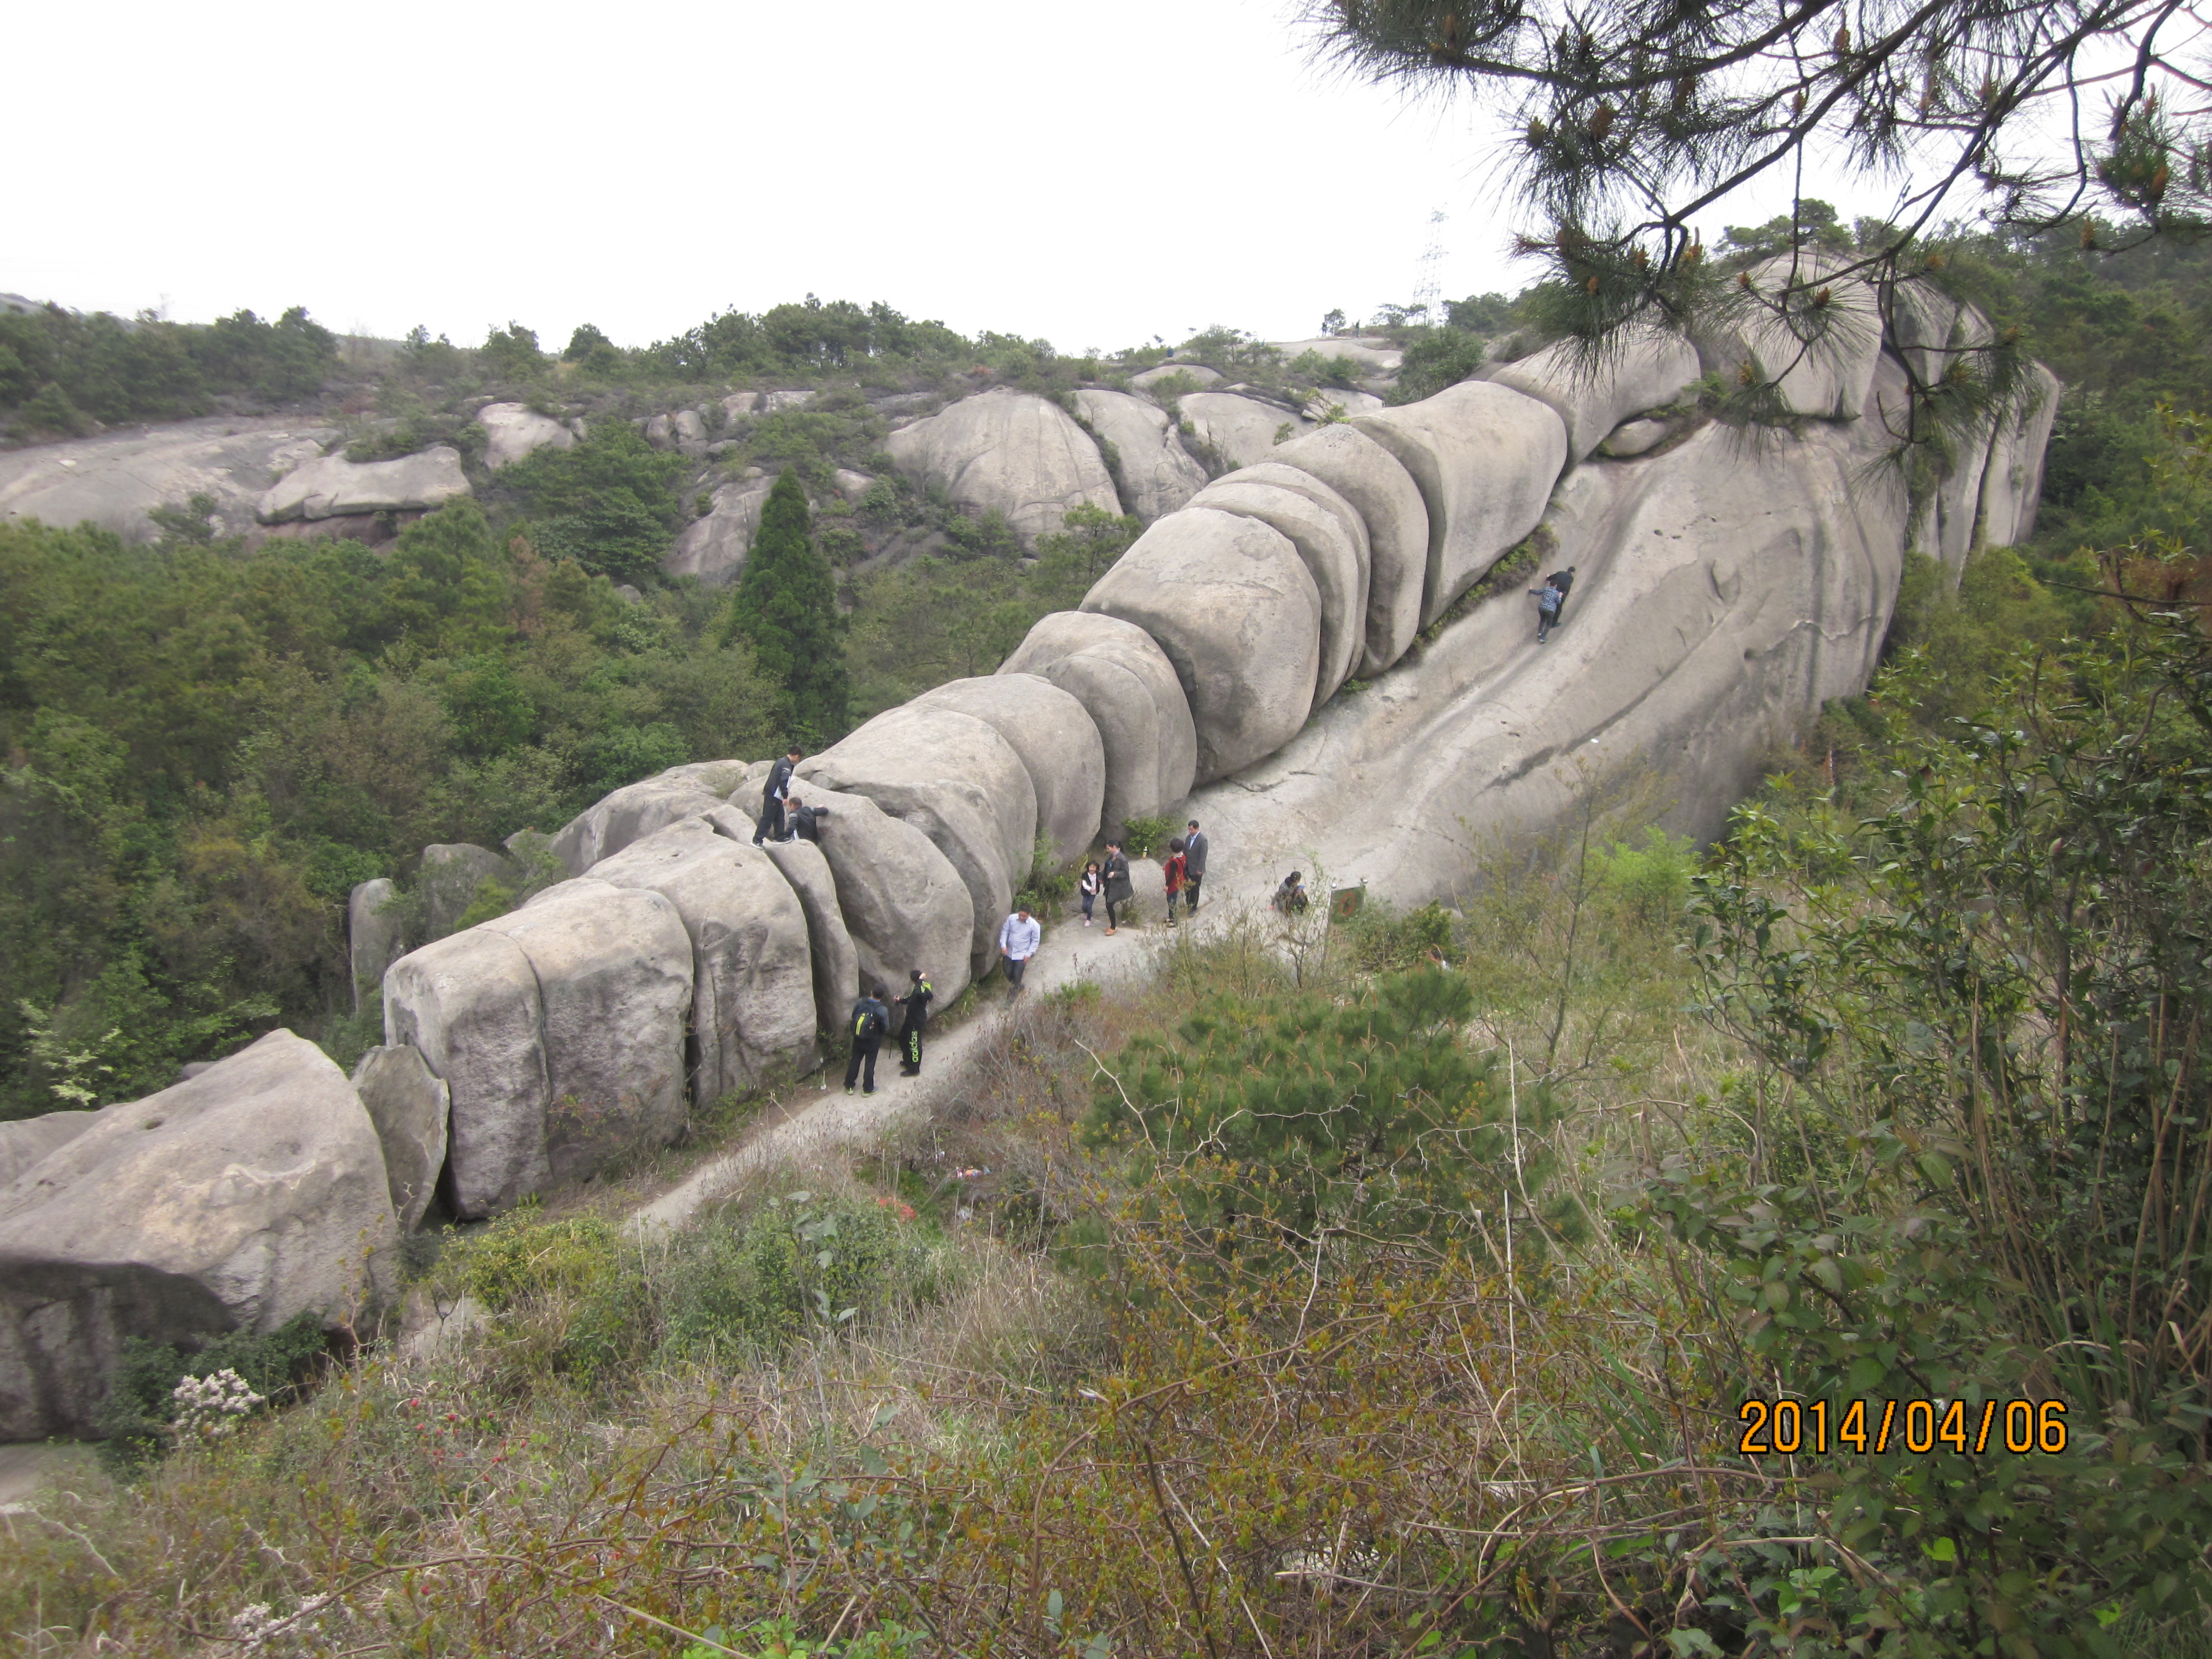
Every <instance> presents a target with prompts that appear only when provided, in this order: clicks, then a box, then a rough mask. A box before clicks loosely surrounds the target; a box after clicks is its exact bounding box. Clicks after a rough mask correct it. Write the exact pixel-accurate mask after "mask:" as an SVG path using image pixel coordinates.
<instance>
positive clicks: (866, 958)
mask: <svg viewBox="0 0 2212 1659" xmlns="http://www.w3.org/2000/svg"><path fill="white" fill-rule="evenodd" d="M806 799H807V800H808V801H809V802H810V803H811V804H813V805H826V806H828V807H829V809H830V817H829V829H826V830H825V831H824V832H823V836H822V842H821V848H822V855H823V858H824V859H825V860H828V862H829V872H830V875H831V877H832V878H833V879H835V881H836V884H837V909H838V914H839V915H842V916H843V917H844V919H845V927H846V931H847V932H848V933H849V934H850V935H851V936H852V940H853V949H854V957H855V958H856V959H857V961H858V963H859V965H860V983H861V984H862V986H864V987H865V986H867V985H870V984H872V983H875V982H877V981H881V982H882V983H884V984H885V985H888V986H890V987H892V988H893V989H894V990H896V988H897V987H899V986H902V985H903V984H905V983H906V976H907V975H908V972H909V971H911V970H912V969H916V968H920V969H922V970H924V971H925V972H926V973H927V974H928V975H930V977H931V978H932V979H933V981H935V982H936V985H937V991H938V995H939V997H940V998H942V999H943V1000H944V1001H945V1002H947V1003H950V1002H951V1000H952V999H953V998H955V997H957V996H958V995H959V994H960V993H961V992H962V991H963V990H965V989H966V988H967V987H968V977H969V965H968V964H969V951H970V949H971V947H972V946H973V945H974V942H975V901H974V900H973V899H971V898H969V896H968V884H967V883H965V882H964V881H963V880H962V879H961V878H960V872H958V871H957V870H956V869H954V868H953V867H952V861H951V860H950V859H948V858H946V857H945V854H942V853H940V852H939V851H938V850H937V845H936V843H935V842H933V841H931V840H930V838H929V837H928V836H926V835H924V834H923V833H922V832H921V830H920V829H916V828H915V826H914V825H912V824H910V823H902V822H901V821H900V820H898V819H897V818H895V817H892V816H891V815H890V813H888V812H886V811H884V810H883V808H881V807H880V806H878V805H876V804H875V802H873V801H872V800H870V799H868V798H867V797H866V795H848V794H842V793H839V792H838V791H836V790H834V789H829V788H825V787H823V786H822V785H820V784H810V785H809V786H808V787H807V790H806ZM850 1006H851V1005H850V1004H849V1003H848V1004H847V1005H846V1007H844V1008H840V1009H838V1010H837V1011H836V1013H837V1019H836V1024H835V1025H834V1026H833V1027H832V1028H831V1029H832V1030H843V1029H844V1021H845V1015H846V1013H847V1012H848V1010H849V1008H850Z"/></svg>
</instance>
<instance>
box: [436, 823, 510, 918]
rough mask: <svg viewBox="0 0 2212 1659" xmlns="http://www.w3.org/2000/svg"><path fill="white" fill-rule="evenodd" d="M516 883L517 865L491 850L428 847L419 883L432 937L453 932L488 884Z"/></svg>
mask: <svg viewBox="0 0 2212 1659" xmlns="http://www.w3.org/2000/svg"><path fill="white" fill-rule="evenodd" d="M513 880H514V866H513V865H511V864H509V863H508V862H507V860H505V859H503V858H501V856H500V855H499V854H497V853H495V852H493V851H492V850H491V849H490V848H488V847H475V846H471V845H470V844H469V843H468V842H435V843H433V844H432V845H430V846H428V847H426V848H423V849H422V867H421V869H419V870H418V871H417V872H416V877H415V881H416V889H417V890H418V892H419V893H420V894H421V896H422V908H423V915H424V918H425V923H426V925H427V926H428V928H429V930H430V933H431V936H432V937H433V938H442V937H443V936H444V935H446V934H447V933H452V932H453V929H454V928H455V927H457V926H459V922H460V920H461V917H462V916H463V915H465V913H466V912H467V910H468V908H469V906H471V904H474V903H475V902H476V901H477V894H478V893H479V892H481V891H482V890H483V885H484V884H485V883H486V882H493V883H496V884H500V885H501V886H507V885H511V884H513Z"/></svg>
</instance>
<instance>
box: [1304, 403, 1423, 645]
mask: <svg viewBox="0 0 2212 1659" xmlns="http://www.w3.org/2000/svg"><path fill="white" fill-rule="evenodd" d="M1275 459H1276V461H1277V462H1278V463H1279V464H1280V465H1285V466H1295V467H1297V469H1298V471H1301V472H1305V473H1310V474H1311V475H1312V476H1313V477H1316V478H1318V479H1320V480H1321V481H1322V483H1325V484H1327V485H1328V487H1329V488H1330V489H1334V491H1335V492H1336V493H1337V494H1338V495H1340V496H1342V497H1343V498H1344V499H1345V500H1346V501H1348V502H1350V503H1351V504H1352V509H1353V510H1354V511H1355V512H1357V513H1358V514H1359V516H1360V518H1361V520H1363V521H1364V523H1365V524H1366V526H1367V549H1368V559H1367V637H1366V643H1365V646H1364V648H1363V650H1362V651H1361V653H1360V658H1359V661H1358V665H1356V666H1355V667H1354V668H1353V670H1352V671H1353V672H1354V673H1355V674H1358V675H1359V676H1360V677H1361V678H1373V677H1374V676H1376V675H1377V674H1379V673H1381V672H1382V671H1383V670H1384V669H1386V668H1388V667H1389V665H1391V664H1392V663H1394V662H1395V661H1397V660H1398V659H1399V658H1401V657H1402V656H1404V655H1405V654H1406V653H1407V650H1408V649H1409V648H1410V647H1412V645H1413V641H1414V640H1415V639H1416V638H1418V637H1419V635H1420V631H1421V592H1422V589H1423V588H1424V587H1425V586H1426V584H1427V581H1428V569H1429V509H1428V507H1427V506H1426V504H1425V503H1424V502H1423V501H1422V500H1421V491H1420V487H1419V485H1418V484H1416V483H1414V482H1413V474H1412V473H1410V472H1408V471H1406V467H1405V464H1404V463H1403V462H1401V460H1399V459H1398V458H1397V457H1396V456H1395V455H1393V454H1392V453H1390V452H1389V450H1387V449H1385V448H1383V446H1382V445H1381V444H1379V443H1377V442H1376V441H1375V440H1374V439H1372V438H1370V437H1369V436H1368V435H1366V434H1365V433H1364V432H1362V431H1360V430H1359V429H1358V428H1357V427H1354V426H1352V425H1349V424H1347V423H1346V422H1335V423H1334V424H1332V425H1328V426H1324V427H1320V428H1316V430H1314V431H1311V432H1309V433H1307V434H1306V435H1305V436H1304V437H1303V438H1293V439H1291V441H1290V442H1288V443H1286V444H1285V445H1283V446H1281V447H1279V449H1277V450H1276V451H1275Z"/></svg>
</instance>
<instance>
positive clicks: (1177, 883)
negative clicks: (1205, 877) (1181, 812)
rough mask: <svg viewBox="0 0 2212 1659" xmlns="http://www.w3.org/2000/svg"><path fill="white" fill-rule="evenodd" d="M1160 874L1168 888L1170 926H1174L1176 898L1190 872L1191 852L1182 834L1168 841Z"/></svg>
mask: <svg viewBox="0 0 2212 1659" xmlns="http://www.w3.org/2000/svg"><path fill="white" fill-rule="evenodd" d="M1160 874H1161V877H1162V879H1163V880H1164V884H1165V885H1166V887H1167V890H1168V926H1169V927H1174V926H1175V925H1176V920H1175V908H1176V897H1177V896H1179V895H1180V894H1181V893H1182V888H1183V883H1184V882H1185V881H1187V880H1188V879H1189V874H1190V860H1189V854H1188V851H1187V850H1186V845H1185V842H1184V841H1183V838H1182V836H1176V838H1175V839H1174V840H1172V841H1170V842H1169V843H1168V855H1167V856H1166V857H1165V858H1164V859H1162V860H1160Z"/></svg>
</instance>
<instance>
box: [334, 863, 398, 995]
mask: <svg viewBox="0 0 2212 1659" xmlns="http://www.w3.org/2000/svg"><path fill="white" fill-rule="evenodd" d="M398 901H399V889H398V886H397V885H396V884H394V883H393V882H392V879H391V878H390V877H388V876H379V877H377V878H375V879H374V880H373V881H364V882H362V883H360V884H357V885H356V887H355V888H354V890H353V891H352V892H351V893H350V894H349V895H348V896H347V897H346V947H347V956H348V959H349V965H350V967H351V968H352V969H353V1007H354V1012H356V1013H359V1012H361V1003H362V997H363V996H365V995H366V994H368V991H369V989H370V987H374V986H380V985H381V984H383V983H384V970H385V969H387V968H389V967H390V966H392V963H395V962H397V961H398V960H399V958H400V957H403V956H404V955H405V954H406V952H407V941H406V939H405V938H404V928H403V927H402V926H401V920H402V918H401V913H400V907H399V902H398Z"/></svg>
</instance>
